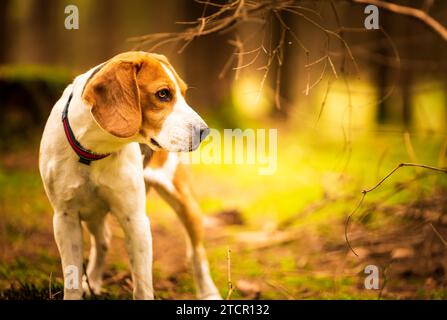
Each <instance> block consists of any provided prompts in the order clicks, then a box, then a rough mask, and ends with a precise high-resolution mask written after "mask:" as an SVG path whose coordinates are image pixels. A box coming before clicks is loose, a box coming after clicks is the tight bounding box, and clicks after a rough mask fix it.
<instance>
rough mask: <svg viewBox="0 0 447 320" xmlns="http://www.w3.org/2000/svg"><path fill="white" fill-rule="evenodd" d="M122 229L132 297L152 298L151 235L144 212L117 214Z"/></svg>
mask: <svg viewBox="0 0 447 320" xmlns="http://www.w3.org/2000/svg"><path fill="white" fill-rule="evenodd" d="M117 218H118V221H119V223H120V225H121V227H122V228H123V230H124V236H125V240H126V248H127V252H128V254H129V259H130V264H131V268H132V281H133V286H134V288H133V297H134V299H145V300H146V299H154V290H153V287H152V236H151V230H150V223H149V218H148V217H147V216H146V214H145V213H141V214H137V215H117Z"/></svg>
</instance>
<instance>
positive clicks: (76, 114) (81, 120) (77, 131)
mask: <svg viewBox="0 0 447 320" xmlns="http://www.w3.org/2000/svg"><path fill="white" fill-rule="evenodd" d="M94 70H95V68H92V69H90V70H89V71H87V72H86V73H84V74H81V75H80V76H78V77H76V78H75V80H74V81H73V84H72V88H71V90H73V98H72V101H71V103H70V106H69V111H68V120H69V122H70V126H71V128H72V130H73V133H74V135H75V137H76V139H77V140H78V141H79V143H80V144H81V145H82V146H83V147H84V148H86V149H88V150H90V151H92V152H94V153H97V154H107V153H114V152H118V151H119V150H121V149H122V148H123V147H124V146H125V145H126V144H128V143H130V142H134V141H135V140H136V139H124V138H118V137H115V136H113V135H112V134H110V133H108V132H106V131H105V130H104V129H102V128H101V127H100V126H99V125H98V123H97V122H96V121H95V119H94V118H93V115H92V114H91V112H90V108H91V107H90V106H89V105H88V104H87V103H86V102H85V101H84V100H83V99H82V92H83V90H84V87H85V84H86V82H87V80H88V79H89V78H90V76H91V74H92V72H94Z"/></svg>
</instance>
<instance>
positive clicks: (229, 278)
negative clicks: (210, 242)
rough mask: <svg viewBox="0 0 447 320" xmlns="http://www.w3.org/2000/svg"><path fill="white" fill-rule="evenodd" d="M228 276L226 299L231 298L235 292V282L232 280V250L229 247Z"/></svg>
mask: <svg viewBox="0 0 447 320" xmlns="http://www.w3.org/2000/svg"><path fill="white" fill-rule="evenodd" d="M227 276H228V293H227V297H226V300H230V299H231V295H232V294H233V282H232V281H231V250H230V248H228V249H227Z"/></svg>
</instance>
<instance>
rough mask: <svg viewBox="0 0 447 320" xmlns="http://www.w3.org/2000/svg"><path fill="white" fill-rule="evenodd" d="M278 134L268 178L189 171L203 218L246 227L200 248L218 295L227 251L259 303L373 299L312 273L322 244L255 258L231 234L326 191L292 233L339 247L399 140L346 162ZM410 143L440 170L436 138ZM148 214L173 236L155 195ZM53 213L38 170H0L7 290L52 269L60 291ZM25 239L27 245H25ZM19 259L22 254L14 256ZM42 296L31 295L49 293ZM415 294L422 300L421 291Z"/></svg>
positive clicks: (419, 185)
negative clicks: (231, 215)
mask: <svg viewBox="0 0 447 320" xmlns="http://www.w3.org/2000/svg"><path fill="white" fill-rule="evenodd" d="M280 132H282V134H280V135H279V141H278V142H279V145H278V167H277V171H276V172H275V174H273V175H269V176H261V175H259V174H258V171H257V169H258V168H257V167H256V166H253V165H205V164H198V165H192V170H193V173H194V177H195V178H194V187H195V190H196V193H197V195H198V199H199V201H200V205H201V207H202V209H203V211H204V213H205V214H207V215H209V214H213V213H216V212H218V211H220V210H224V209H237V210H238V211H240V212H241V213H242V215H243V218H244V221H246V224H245V225H243V226H234V227H227V228H225V238H224V239H223V240H219V241H217V242H214V243H212V244H211V245H207V248H208V255H209V259H210V264H211V266H212V272H213V276H214V278H215V280H216V283H217V285H218V287H219V288H220V289H221V292H222V293H223V294H224V295H225V294H226V290H227V289H226V288H227V285H228V284H227V282H228V278H227V260H226V254H227V248H228V247H231V248H232V249H233V248H234V252H233V255H232V261H231V262H232V274H233V280H234V282H237V280H238V279H248V280H250V281H259V282H260V283H261V287H262V292H261V297H262V298H266V299H284V298H288V297H290V296H293V297H296V298H300V297H305V298H321V299H375V298H377V295H378V293H377V292H371V291H367V290H359V289H358V288H357V284H358V282H359V278H358V275H343V274H342V275H339V276H334V275H333V274H328V273H327V272H326V273H321V270H319V269H321V268H323V267H324V259H323V258H324V257H325V254H326V253H327V252H325V251H324V250H327V248H325V247H324V245H323V246H322V247H321V248H320V249H319V251H316V252H313V253H312V254H313V255H312V254H311V253H309V252H306V247H307V243H306V241H305V240H298V241H297V242H296V243H293V244H292V245H288V246H287V245H285V246H280V247H278V248H272V249H268V250H262V251H256V250H254V251H253V250H245V249H244V248H243V247H240V244H239V243H238V238H237V236H238V234H240V232H245V231H255V230H270V229H271V228H272V226H273V227H274V226H275V225H277V224H279V223H280V222H281V221H283V220H285V219H288V218H290V217H291V216H294V215H295V214H297V213H298V212H300V211H301V210H303V209H304V208H305V207H306V206H308V205H310V204H312V203H314V202H315V201H318V200H320V199H322V197H323V195H324V194H326V195H328V196H329V197H335V198H337V199H338V200H337V201H334V202H332V203H328V204H327V205H326V206H324V207H323V208H321V209H319V210H316V211H315V212H312V213H311V214H307V215H304V216H300V217H299V218H298V219H297V220H296V221H295V222H294V224H293V229H292V230H294V231H295V232H297V233H299V234H302V233H304V232H309V233H310V234H312V235H314V236H315V237H316V238H318V241H321V242H322V243H326V242H327V243H331V242H332V241H334V242H337V243H340V242H342V241H343V233H342V230H343V229H342V226H343V222H344V220H345V218H346V216H347V215H348V214H349V213H350V212H351V211H352V210H353V209H354V208H355V206H356V204H357V202H358V200H359V198H360V196H361V190H363V189H364V188H368V187H371V186H373V185H374V184H375V183H376V182H377V181H378V180H379V179H380V178H381V177H383V176H384V175H386V174H387V173H388V172H389V171H390V170H391V169H393V168H394V167H395V166H396V165H397V164H399V163H401V162H408V161H411V159H410V158H409V156H408V154H407V151H406V148H405V145H404V143H403V136H402V134H397V133H393V134H374V133H369V134H365V133H362V134H353V139H352V153H351V155H350V158H349V161H348V158H347V153H346V152H343V148H344V143H343V140H342V139H339V138H336V137H332V138H331V137H328V136H324V135H322V134H320V133H319V132H318V131H307V132H300V131H291V128H287V127H284V128H281V131H280ZM412 144H413V148H414V150H415V153H416V156H417V158H418V161H419V162H420V163H424V164H428V165H437V162H438V158H439V150H440V146H441V144H442V141H441V139H437V138H436V137H435V138H434V137H433V136H432V135H428V134H418V135H415V136H414V137H412ZM420 172H421V170H419V169H415V168H402V169H400V171H398V172H397V173H396V174H395V175H394V176H392V177H390V178H389V179H388V180H387V181H386V182H385V183H384V184H383V185H382V186H381V187H380V188H379V189H378V190H376V191H374V192H373V193H371V194H368V196H367V198H366V199H365V205H366V204H368V203H372V202H377V201H382V198H383V197H384V196H385V195H387V194H388V193H390V192H392V190H393V189H392V187H393V185H394V184H395V183H397V182H406V181H409V180H411V179H412V178H413V177H414V176H415V174H416V173H420ZM434 187H447V182H446V179H445V177H443V176H439V175H436V174H433V173H432V174H430V176H429V177H427V178H424V179H421V180H420V181H418V182H415V183H413V184H411V185H409V187H408V188H407V189H406V190H404V191H402V192H400V193H399V194H396V195H395V196H393V197H391V198H389V200H387V203H388V204H390V205H395V204H405V203H408V202H409V201H410V200H412V199H414V197H415V193H416V194H419V193H420V192H422V193H426V194H430V193H431V192H432V191H433V188H434ZM147 207H148V212H149V216H150V217H151V219H152V223H153V224H158V225H160V226H163V227H165V228H167V230H168V232H174V231H173V230H170V229H169V227H170V226H171V224H172V223H171V221H172V219H175V217H174V214H173V213H172V212H171V209H170V208H169V207H168V206H167V205H166V204H165V203H164V202H163V201H162V200H161V199H160V197H158V196H155V195H154V196H150V197H149V200H148V205H147ZM51 215H52V214H51V208H50V206H49V204H48V201H47V199H46V197H45V194H44V192H43V189H42V185H41V182H40V177H39V174H38V172H37V171H36V170H35V169H33V170H24V169H23V170H20V169H15V170H6V169H5V168H1V167H0V228H1V233H0V239H1V243H0V245H1V246H2V248H4V249H5V250H6V251H8V252H9V253H8V254H5V255H4V256H2V257H3V261H0V284H1V286H2V288H0V289H2V290H6V289H7V287H8V284H9V283H11V282H13V281H14V282H16V283H19V284H22V285H23V284H26V286H25V287H24V288H25V289H24V290H25V291H26V292H34V291H36V290H37V291H39V288H41V289H42V288H43V287H48V279H49V274H50V273H51V272H53V274H54V281H55V283H56V284H57V285H59V284H60V270H59V269H60V265H59V258H58V255H57V251H56V249H55V245H54V242H53V240H52V231H51ZM364 223H365V225H366V227H368V228H371V229H376V230H377V229H381V228H384V227H386V225H387V224H390V223H393V217H388V218H386V217H385V215H382V214H381V213H380V212H376V213H374V214H373V215H371V216H370V217H368V220H367V221H366V222H364ZM175 235H177V233H175ZM30 239H31V240H30ZM39 239H41V240H39ZM298 239H300V238H298ZM30 241H31V242H33V243H31V244H30ZM45 241H46V242H45ZM34 242H35V243H34ZM43 243H48V248H46V247H42V244H43ZM295 245H296V247H294V246H295ZM294 248H295V249H294ZM112 250H113V249H112ZM309 250H311V249H309ZM303 252H304V253H305V254H306V255H308V256H309V257H310V258H309V259H314V258H315V259H316V261H317V263H320V265H319V264H315V265H314V264H311V263H307V264H305V265H300V264H299V263H298V261H299V259H300V258H301V255H302V254H303ZM19 254H20V255H24V256H23V257H21V256H17V255H19ZM126 259H127V257H126V256H122V257H120V258H119V259H115V260H114V261H111V262H110V264H109V270H111V272H112V273H116V272H119V271H125V270H127V268H128V267H127V262H126ZM321 264H323V266H322V265H321ZM154 278H155V279H168V278H169V275H168V274H166V273H165V272H161V271H160V270H158V271H157V273H156V274H155V276H154ZM263 280H268V282H270V283H266V282H265V281H263ZM176 281H177V283H176V289H175V290H176V291H177V292H178V293H179V294H180V295H181V296H182V297H185V296H186V297H193V295H192V293H191V292H193V284H192V277H191V275H182V276H180V277H178V279H177V280H176ZM33 286H36V287H33ZM275 286H276V287H275ZM55 289H57V288H55ZM11 290H12V289H11ZM11 290H10V291H5V292H7V294H8V295H10V296H11V297H12V296H14V295H15V294H18V293H17V292H16V291H14V290H12V291H11ZM42 290H43V289H42ZM107 290H108V293H109V295H108V297H109V298H113V297H123V296H122V293H120V292H119V288H117V287H116V286H110V287H109V288H107ZM39 292H40V291H39ZM43 292H44V293H41V292H40V293H38V294H44V295H46V294H47V293H48V292H46V291H43ZM429 294H430V295H431V297H433V298H435V299H443V298H445V297H446V293H445V290H437V291H433V292H431V293H429ZM422 295H423V296H426V295H427V293H423V294H422ZM127 296H128V295H127ZM127 296H126V297H127ZM158 297H159V298H163V299H165V298H173V297H174V296H173V294H172V293H171V292H163V291H160V292H159V293H158ZM243 297H244V296H243V294H242V293H241V292H239V291H238V290H236V291H235V292H234V294H233V298H243Z"/></svg>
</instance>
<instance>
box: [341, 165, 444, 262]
mask: <svg viewBox="0 0 447 320" xmlns="http://www.w3.org/2000/svg"><path fill="white" fill-rule="evenodd" d="M402 167H418V168H423V169H427V170H432V171H436V172H441V173H445V174H447V169H446V168H438V167H433V166H427V165H425V164H417V163H400V164H399V165H398V166H397V167H395V168H394V169H393V170H391V171H390V172H389V173H388V174H387V175H386V176H385V177H383V178H382V179H381V180H380V181H379V182H377V183H376V184H375V185H374V186H373V187H372V188H369V189H365V190H363V191H362V197H361V198H360V201H359V202H358V204H357V206H356V207H355V209H354V210H353V211H352V212H351V213H350V214H349V216H348V218H347V219H346V223H345V240H346V244H347V245H348V248H349V249H350V250H351V251H352V253H354V254H355V255H356V256H357V257H358V254H357V253H356V252H355V251H354V249H353V248H352V246H351V242H350V241H349V239H348V228H349V223H350V221H351V219H352V217H353V216H354V214H355V213H356V212H357V211H358V210H359V209H360V207H361V206H362V204H363V200H365V197H366V195H367V194H368V193H370V192H372V191H374V190H376V189H377V188H378V187H380V186H381V185H382V183H384V182H385V181H386V180H387V179H388V178H389V177H391V176H392V175H393V174H394V173H395V172H396V171H397V170H399V169H400V168H402Z"/></svg>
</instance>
